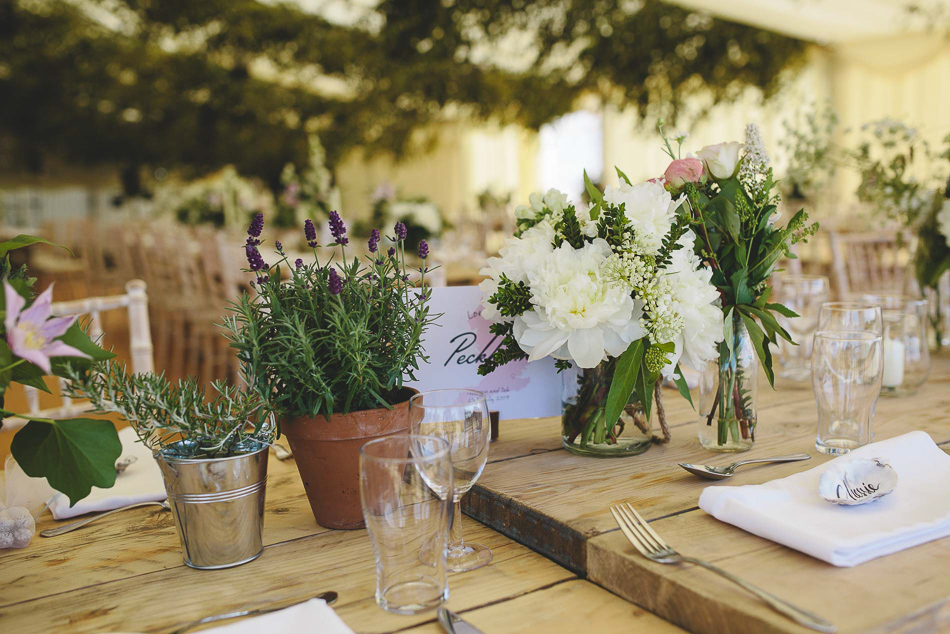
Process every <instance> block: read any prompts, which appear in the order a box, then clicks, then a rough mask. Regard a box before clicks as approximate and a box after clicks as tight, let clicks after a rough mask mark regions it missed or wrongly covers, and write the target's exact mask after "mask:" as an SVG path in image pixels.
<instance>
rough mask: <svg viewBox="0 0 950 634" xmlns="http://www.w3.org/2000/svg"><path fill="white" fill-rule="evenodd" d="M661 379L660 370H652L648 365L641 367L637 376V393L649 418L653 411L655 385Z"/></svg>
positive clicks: (648, 418)
mask: <svg viewBox="0 0 950 634" xmlns="http://www.w3.org/2000/svg"><path fill="white" fill-rule="evenodd" d="M659 379H660V373H659V372H650V371H649V370H648V369H647V367H646V365H644V366H643V367H642V368H641V371H640V376H638V377H637V395H638V396H639V397H640V404H641V405H643V413H644V415H645V416H646V418H647V420H650V416H651V415H652V412H653V386H654V385H656V382H657V381H658V380H659Z"/></svg>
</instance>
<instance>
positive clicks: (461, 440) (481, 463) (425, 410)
mask: <svg viewBox="0 0 950 634" xmlns="http://www.w3.org/2000/svg"><path fill="white" fill-rule="evenodd" d="M409 423H410V426H411V431H412V433H414V434H425V435H428V436H437V437H439V438H444V439H445V440H446V441H447V442H448V444H449V448H450V455H451V458H452V472H453V474H454V478H455V483H454V487H453V492H452V500H453V502H454V504H455V510H454V513H453V519H452V533H451V538H450V542H449V550H448V555H447V561H448V569H449V570H450V571H452V572H464V571H466V570H474V569H475V568H480V567H482V566H484V565H485V564H487V563H488V562H490V561H491V558H492V552H491V549H490V548H487V547H485V546H481V545H479V544H472V543H469V542H466V541H464V540H463V539H462V502H461V501H462V496H463V495H465V494H466V493H467V492H468V490H469V489H471V488H472V486H473V485H474V484H475V482H476V481H477V480H478V477H479V476H480V475H481V474H482V470H483V469H484V468H485V464H486V463H487V462H488V443H489V442H490V441H491V422H490V420H489V418H488V403H487V402H486V401H485V395H484V394H482V393H481V392H477V391H475V390H433V391H431V392H422V393H420V394H416V395H415V396H413V397H412V398H411V399H410V400H409Z"/></svg>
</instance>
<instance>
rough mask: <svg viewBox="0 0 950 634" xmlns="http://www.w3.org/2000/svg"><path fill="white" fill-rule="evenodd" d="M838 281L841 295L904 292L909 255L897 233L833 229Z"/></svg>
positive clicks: (842, 297)
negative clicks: (850, 231)
mask: <svg viewBox="0 0 950 634" xmlns="http://www.w3.org/2000/svg"><path fill="white" fill-rule="evenodd" d="M831 253H832V258H833V264H834V282H835V286H836V289H837V291H838V297H839V298H841V299H850V298H852V297H854V296H856V295H860V294H862V293H868V292H881V291H894V292H903V291H904V283H905V281H906V276H907V262H908V256H907V253H906V252H905V249H903V248H902V247H901V246H900V242H899V240H898V237H897V234H896V233H838V232H832V233H831Z"/></svg>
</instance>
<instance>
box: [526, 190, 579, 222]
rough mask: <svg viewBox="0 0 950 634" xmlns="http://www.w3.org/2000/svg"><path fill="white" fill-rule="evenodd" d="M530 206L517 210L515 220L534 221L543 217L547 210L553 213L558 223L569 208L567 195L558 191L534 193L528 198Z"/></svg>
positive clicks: (552, 215)
mask: <svg viewBox="0 0 950 634" xmlns="http://www.w3.org/2000/svg"><path fill="white" fill-rule="evenodd" d="M528 202H529V203H531V204H530V206H528V205H519V206H518V207H517V208H515V218H518V219H519V220H534V219H536V218H537V217H538V216H540V215H543V211H544V209H545V208H547V209H549V210H550V211H551V217H552V218H553V219H554V221H555V222H556V221H557V220H560V218H561V215H562V214H563V213H564V209H565V208H566V207H567V206H568V202H567V194H564V193H562V192H560V191H558V190H556V189H549V190H548V191H547V192H545V193H543V194H542V193H541V192H534V193H533V194H531V195H530V196H528Z"/></svg>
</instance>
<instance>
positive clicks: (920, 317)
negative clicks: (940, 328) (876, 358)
mask: <svg viewBox="0 0 950 634" xmlns="http://www.w3.org/2000/svg"><path fill="white" fill-rule="evenodd" d="M862 300H863V301H866V302H869V303H872V304H876V305H878V306H880V307H881V310H882V314H883V317H884V333H883V334H884V382H883V389H882V394H884V395H885V396H896V395H905V394H913V393H914V392H916V391H917V389H918V388H919V387H920V386H921V385H923V384H924V383H925V382H926V381H927V377H928V376H930V364H931V361H930V345H929V336H928V328H927V324H928V319H929V309H928V307H927V300H926V299H920V298H916V297H910V296H908V295H900V294H897V293H876V294H875V293H869V294H867V295H864V296H863V297H862Z"/></svg>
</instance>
